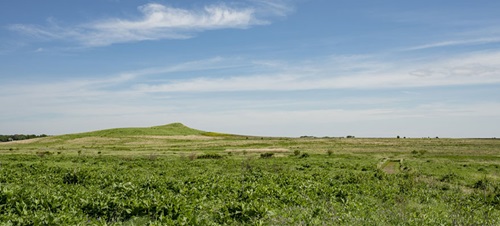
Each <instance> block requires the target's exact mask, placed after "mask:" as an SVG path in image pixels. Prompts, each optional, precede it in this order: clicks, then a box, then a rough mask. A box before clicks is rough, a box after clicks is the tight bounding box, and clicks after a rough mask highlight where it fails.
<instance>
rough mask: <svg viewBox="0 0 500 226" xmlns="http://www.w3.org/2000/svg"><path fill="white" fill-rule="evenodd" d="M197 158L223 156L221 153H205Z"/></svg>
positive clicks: (217, 157) (219, 157)
mask: <svg viewBox="0 0 500 226" xmlns="http://www.w3.org/2000/svg"><path fill="white" fill-rule="evenodd" d="M198 158H199V159H221V158H223V157H222V155H219V154H217V153H206V154H203V155H200V156H198Z"/></svg>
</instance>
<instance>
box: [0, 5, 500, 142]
mask: <svg viewBox="0 0 500 226" xmlns="http://www.w3.org/2000/svg"><path fill="white" fill-rule="evenodd" d="M499 15H500V1H497V0H478V1H470V0H440V1H435V0H421V1H400V0H380V1H352V0H349V1H348V0H237V1H227V0H217V1H211V0H170V1H167V0H157V1H150V0H134V1H126V0H73V1H67V0H47V1H33V0H3V1H0V109H1V110H0V134H16V133H25V134H50V135H58V134H66V133H78V132H86V131H93V130H100V129H107V128H119V127H148V126H156V125H163V124H168V123H173V122H181V123H183V124H185V125H187V126H189V127H193V128H197V129H201V130H206V131H218V132H225V133H234V134H244V135H262V136H290V137H296V136H303V135H309V136H347V135H353V136H356V137H396V136H401V137H403V136H405V137H436V136H438V137H457V138H459V137H500V126H499V123H500V98H499V97H500V16H499Z"/></svg>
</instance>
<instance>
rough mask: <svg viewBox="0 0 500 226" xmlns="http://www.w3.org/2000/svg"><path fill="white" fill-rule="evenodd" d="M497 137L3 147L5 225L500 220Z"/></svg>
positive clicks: (141, 139)
mask: <svg viewBox="0 0 500 226" xmlns="http://www.w3.org/2000/svg"><path fill="white" fill-rule="evenodd" d="M499 219H500V140H499V139H442V138H440V139H437V138H411V139H403V138H401V139H396V138H349V139H347V138H328V137H325V138H314V137H304V138H280V137H256V136H239V135H230V134H223V133H215V132H205V131H201V130H196V129H191V128H188V127H185V126H184V125H182V124H179V123H175V124H169V125H165V126H157V127H150V128H124V129H110V130H103V131H96V132H89V133H81V134H70V135H63V136H51V137H44V138H37V139H31V140H23V141H15V142H7V143H0V222H1V224H2V225H500V220H499Z"/></svg>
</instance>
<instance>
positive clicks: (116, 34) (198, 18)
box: [9, 3, 290, 47]
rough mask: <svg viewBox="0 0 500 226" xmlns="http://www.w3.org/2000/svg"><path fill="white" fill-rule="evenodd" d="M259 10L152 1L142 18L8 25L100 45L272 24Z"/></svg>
mask: <svg viewBox="0 0 500 226" xmlns="http://www.w3.org/2000/svg"><path fill="white" fill-rule="evenodd" d="M275 4H277V3H275ZM257 6H258V5H257ZM258 10H259V8H258V7H252V6H246V7H231V6H227V5H225V4H217V5H208V6H205V7H203V8H202V9H182V8H175V7H170V6H166V5H162V4H158V3H150V4H146V5H143V6H139V7H138V11H139V12H140V13H141V15H142V16H141V17H140V18H139V19H123V18H110V19H106V20H100V21H94V22H90V23H85V24H80V25H76V26H71V27H63V26H60V25H59V24H58V23H56V22H54V21H53V19H49V21H48V22H49V25H48V26H39V25H30V24H14V25H10V26H9V28H10V29H11V30H13V31H17V32H19V33H22V34H25V35H29V36H32V37H35V38H37V39H40V40H71V41H72V42H77V43H78V44H79V45H82V46H85V47H97V46H107V45H111V44H115V43H127V42H138V41H146V40H160V39H188V38H192V37H194V36H195V34H196V33H199V32H202V31H206V30H218V29H246V28H249V27H251V26H256V25H266V24H269V23H270V22H269V21H267V20H265V19H261V18H258V17H260V16H257V12H256V11H258ZM289 11H290V10H289V9H288V8H286V7H284V6H282V7H281V8H280V7H278V6H275V7H274V8H273V11H271V12H272V13H273V14H274V15H276V16H283V15H284V14H286V13H288V12H289ZM259 15H260V14H259Z"/></svg>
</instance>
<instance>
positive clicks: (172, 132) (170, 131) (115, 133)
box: [62, 123, 208, 139]
mask: <svg viewBox="0 0 500 226" xmlns="http://www.w3.org/2000/svg"><path fill="white" fill-rule="evenodd" d="M206 134H208V133H207V132H205V131H201V130H197V129H192V128H189V127H187V126H185V125H184V124H182V123H172V124H167V125H162V126H153V127H144V128H116V129H106V130H99V131H94V132H87V133H78V134H70V135H65V136H62V138H67V139H71V138H80V137H127V136H187V135H206Z"/></svg>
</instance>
